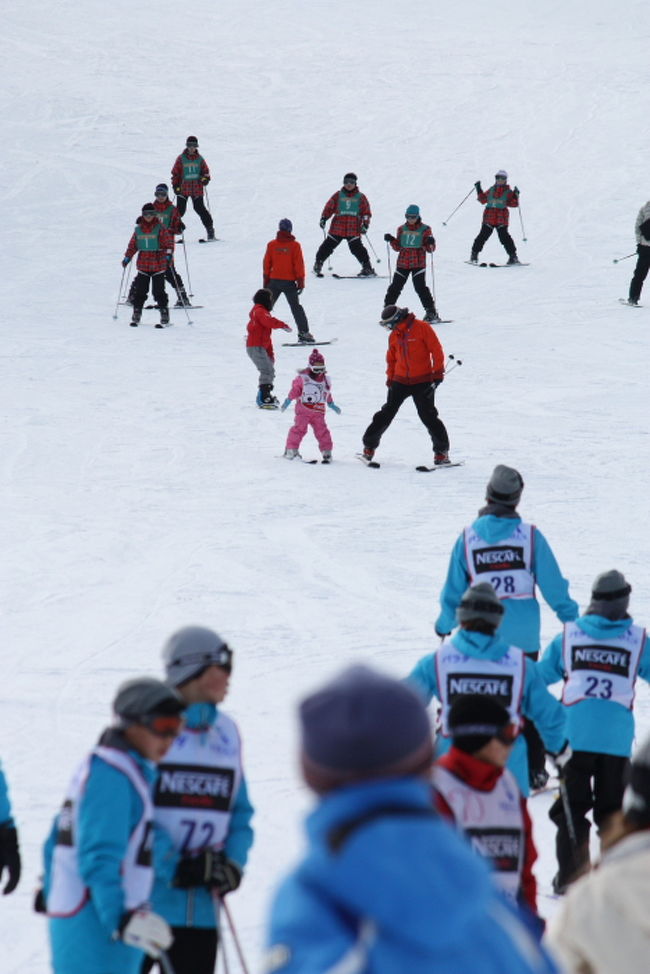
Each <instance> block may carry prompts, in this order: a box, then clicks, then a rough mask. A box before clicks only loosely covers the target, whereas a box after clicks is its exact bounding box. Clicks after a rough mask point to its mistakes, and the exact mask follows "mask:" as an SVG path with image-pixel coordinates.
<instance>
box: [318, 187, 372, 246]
mask: <svg viewBox="0 0 650 974" xmlns="http://www.w3.org/2000/svg"><path fill="white" fill-rule="evenodd" d="M355 196H358V197H359V199H358V200H355V199H354V197H355ZM341 197H344V198H347V199H349V200H350V201H351V203H352V205H354V206H355V207H356V209H357V210H358V212H357V213H356V214H353V213H345V212H343V211H342V212H340V213H339V209H340V206H339V203H340V200H341ZM331 216H333V217H334V219H333V220H332V222H331V224H330V228H329V232H330V233H331V234H332V236H334V237H358V236H359V235H360V233H361V227H362V226H365V227H368V226H369V225H370V218H371V216H372V211H371V209H370V203H369V202H368V199H367V197H366V196H364V195H363V193H360V192H359V190H358V189H356V188H355V189H353V190H347V189H346V188H345V187H344V186H343V187H342V188H341V189H339V190H338V191H337V192H336V193H334V195H333V196H330V198H329V199H328V201H327V203H326V204H325V206H324V207H323V212H322V214H321V219H323V220H329V218H330V217H331Z"/></svg>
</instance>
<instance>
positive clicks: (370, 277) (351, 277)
mask: <svg viewBox="0 0 650 974" xmlns="http://www.w3.org/2000/svg"><path fill="white" fill-rule="evenodd" d="M314 274H316V271H314ZM329 276H330V277H335V278H336V280H337V281H387V280H388V274H334V273H331V274H330V275H329ZM316 277H325V274H323V272H322V271H321V273H320V274H316Z"/></svg>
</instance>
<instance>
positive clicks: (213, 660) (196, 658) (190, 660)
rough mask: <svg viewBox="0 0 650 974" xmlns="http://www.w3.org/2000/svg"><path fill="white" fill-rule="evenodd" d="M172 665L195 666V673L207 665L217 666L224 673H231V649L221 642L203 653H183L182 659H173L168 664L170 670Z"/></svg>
mask: <svg viewBox="0 0 650 974" xmlns="http://www.w3.org/2000/svg"><path fill="white" fill-rule="evenodd" d="M174 666H182V667H187V666H191V667H195V668H196V673H197V675H198V674H199V673H200V672H201V671H202V670H205V669H207V668H208V666H219V667H221V669H222V670H225V671H226V673H232V649H230V647H229V646H226V644H225V643H222V644H221V645H220V646H218V647H217V648H216V649H213V650H210V651H208V652H205V653H192V654H191V655H185V656H183V658H182V659H177V660H173V661H172V662H171V663H170V664H169V669H170V670H171V669H172V668H173V667H174Z"/></svg>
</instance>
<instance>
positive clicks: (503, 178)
mask: <svg viewBox="0 0 650 974" xmlns="http://www.w3.org/2000/svg"><path fill="white" fill-rule="evenodd" d="M494 178H495V179H496V181H497V183H505V181H506V180H507V178H508V177H507V176H495V177H494Z"/></svg>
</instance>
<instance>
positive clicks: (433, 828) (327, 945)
mask: <svg viewBox="0 0 650 974" xmlns="http://www.w3.org/2000/svg"><path fill="white" fill-rule="evenodd" d="M300 722H301V730H302V747H301V752H302V753H301V765H302V773H303V777H304V778H305V781H306V782H307V784H308V785H309V787H310V788H311V789H312V790H313V791H314V792H315V793H316V795H317V796H318V804H317V805H316V808H315V809H314V810H313V811H312V812H311V814H310V815H309V818H308V820H307V837H308V847H307V851H306V853H305V855H304V859H303V861H302V862H301V863H300V865H298V867H297V868H295V869H294V870H293V871H292V873H291V874H290V875H289V876H288V877H287V878H286V879H285V880H284V882H283V883H282V885H281V886H280V888H279V889H278V891H277V892H276V894H275V897H274V901H273V904H272V907H271V916H270V922H269V933H268V940H267V942H268V946H267V956H266V958H265V961H266V962H265V964H264V965H263V966H264V969H265V970H266V971H268V972H271V971H273V972H274V974H304V972H306V971H310V972H316V971H319V972H325V971H331V972H334V971H335V970H336V971H344V970H345V971H350V972H351V971H357V972H359V974H387V972H390V974H397V972H405V971H408V972H409V974H431V972H432V971H436V972H437V974H459V972H463V974H466V972H469V971H471V972H472V974H487V972H494V971H499V972H500V974H515V972H516V974H533V972H535V974H550V972H552V971H555V970H556V968H555V966H554V965H553V964H552V962H550V961H549V959H548V957H547V955H545V954H544V953H543V950H542V948H540V947H539V946H538V944H537V943H535V941H534V939H533V937H532V936H530V935H529V933H528V932H527V930H526V929H525V928H524V926H523V925H522V924H521V923H520V921H519V919H518V917H517V916H516V913H515V911H514V910H511V909H510V908H509V907H508V905H507V904H506V903H505V901H504V900H503V899H502V897H501V896H500V894H499V893H498V892H497V890H496V887H495V885H494V882H493V880H492V877H491V875H490V872H489V870H488V868H487V866H486V865H485V863H484V862H483V861H482V860H481V859H480V857H479V856H476V855H474V854H473V853H472V852H471V851H470V849H469V848H468V847H467V843H466V842H465V841H464V840H463V839H461V837H460V836H458V835H456V834H454V831H453V830H452V829H451V828H450V827H449V825H448V824H447V823H446V822H444V821H443V820H442V818H441V817H440V816H439V815H437V814H436V813H435V812H434V810H433V808H432V803H431V785H430V780H429V776H430V773H431V760H432V751H433V745H432V740H431V727H430V725H429V721H428V718H427V714H426V710H425V708H424V707H423V705H422V703H421V701H420V700H418V698H417V696H416V695H415V694H414V693H413V692H412V691H411V690H410V689H409V688H408V687H406V686H404V685H403V684H400V683H398V682H397V681H396V680H393V679H391V678H389V677H387V676H384V675H382V674H380V673H377V672H375V671H373V670H370V669H367V668H366V667H363V666H355V667H351V668H350V669H348V670H346V671H344V672H343V673H342V674H341V675H340V676H338V677H337V678H336V679H334V680H333V681H332V682H330V683H328V684H327V685H326V686H324V687H323V688H322V689H320V690H318V691H317V692H316V693H314V694H312V695H311V696H310V697H308V698H307V699H306V700H303V702H302V704H301V705H300Z"/></svg>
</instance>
